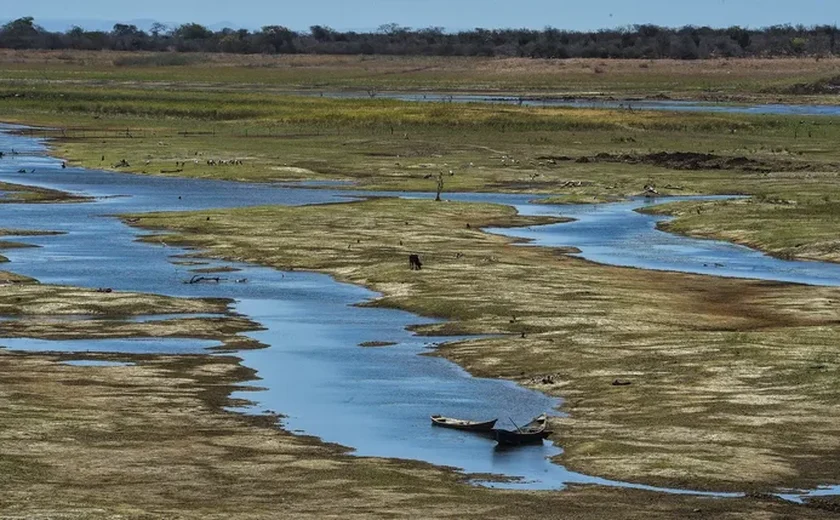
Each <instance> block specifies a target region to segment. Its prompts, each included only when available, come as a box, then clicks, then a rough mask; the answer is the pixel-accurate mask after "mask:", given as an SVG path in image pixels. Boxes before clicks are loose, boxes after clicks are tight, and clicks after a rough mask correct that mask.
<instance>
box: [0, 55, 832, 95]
mask: <svg viewBox="0 0 840 520" xmlns="http://www.w3.org/2000/svg"><path fill="white" fill-rule="evenodd" d="M0 67H2V69H3V71H4V82H5V83H9V82H14V83H15V84H18V85H26V84H30V83H32V82H35V83H39V82H43V81H49V82H52V83H66V84H87V85H103V84H107V85H111V86H114V85H125V84H146V85H147V86H154V87H155V88H157V89H159V88H168V89H173V90H174V89H177V88H182V87H196V88H201V89H224V90H248V91H250V90H253V89H254V88H260V89H266V90H280V91H282V90H286V91H289V90H310V91H315V92H318V91H333V90H357V91H358V90H361V91H367V90H368V89H375V90H429V91H443V92H453V91H457V92H494V93H508V94H515V95H519V94H532V95H533V94H536V95H569V96H611V95H612V96H634V97H651V96H661V95H667V96H669V97H673V98H679V99H741V100H746V99H766V100H778V99H780V98H782V97H786V98H789V99H801V100H803V101H806V100H808V99H825V100H829V102H832V101H831V100H832V97H831V96H822V97H820V96H816V97H811V98H809V97H807V96H784V95H782V94H781V92H784V91H785V89H786V88H787V87H790V86H791V85H796V84H807V83H814V82H817V81H819V80H822V79H826V78H830V77H833V76H836V75H837V74H838V72H840V66H838V60H837V59H820V60H815V59H796V58H791V59H767V60H760V59H742V60H738V59H733V60H728V59H714V60H696V61H674V60H600V59H572V60H539V59H528V58H467V57H404V56H264V55H226V54H166V53H162V54H155V53H120V52H79V51H70V52H61V51H9V50H4V51H0Z"/></svg>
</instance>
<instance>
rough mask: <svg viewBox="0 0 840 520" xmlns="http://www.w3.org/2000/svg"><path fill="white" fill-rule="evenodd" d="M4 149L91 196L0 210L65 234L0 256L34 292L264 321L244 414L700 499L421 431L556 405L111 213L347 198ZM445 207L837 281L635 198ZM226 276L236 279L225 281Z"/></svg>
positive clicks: (337, 290) (367, 448)
mask: <svg viewBox="0 0 840 520" xmlns="http://www.w3.org/2000/svg"><path fill="white" fill-rule="evenodd" d="M11 148H14V149H15V150H16V151H18V152H21V153H20V154H18V155H14V156H7V157H6V158H5V159H3V160H0V180H3V181H8V182H17V183H24V184H31V185H38V186H43V187H49V188H56V189H62V190H66V191H70V192H73V193H78V194H84V195H89V196H93V197H97V199H96V200H95V201H92V202H87V203H74V204H0V222H2V226H3V227H7V228H20V229H46V230H58V231H64V232H65V234H63V235H55V236H35V237H21V238H20V239H17V240H21V241H25V242H28V243H31V244H35V245H39V246H41V247H40V248H31V249H15V250H10V251H8V252H7V253H4V254H6V255H7V256H8V257H9V258H10V260H11V264H9V265H8V266H7V267H8V268H9V269H11V270H13V271H15V272H18V273H21V274H24V275H27V276H32V277H35V278H37V279H39V280H40V281H41V282H43V283H57V284H71V285H77V286H82V287H111V288H114V289H116V290H126V291H139V292H150V293H157V294H166V295H172V296H182V297H225V298H231V299H233V300H234V301H235V303H234V304H233V305H232V308H231V310H232V311H233V312H236V313H239V314H242V315H245V316H247V317H249V318H251V319H253V320H254V321H256V322H258V323H260V324H261V325H263V326H264V327H265V328H266V330H262V331H257V332H253V333H250V334H249V336H250V337H252V338H254V339H256V340H258V341H260V342H262V343H264V344H266V345H269V347H268V348H266V349H261V350H249V351H243V352H241V353H239V354H238V355H239V356H240V357H241V358H242V360H243V364H244V365H245V366H248V367H251V368H254V369H256V370H257V372H258V375H259V377H260V378H261V380H260V381H258V382H257V383H256V384H255V387H254V390H253V391H243V392H239V393H237V395H236V396H237V397H244V398H246V399H250V400H252V401H254V403H255V404H254V406H253V407H251V408H250V410H252V411H254V412H259V411H261V410H265V409H272V410H277V411H279V412H282V413H283V414H284V415H287V418H286V419H284V423H285V425H286V427H287V428H288V429H290V430H292V431H299V432H304V433H307V434H311V435H315V436H318V437H321V438H322V439H323V440H325V441H328V442H336V443H339V444H343V445H346V446H350V447H352V448H354V449H355V450H356V453H357V454H359V455H368V456H382V457H399V458H408V459H417V460H424V461H427V462H431V463H434V464H440V465H447V466H455V467H459V468H462V469H463V470H464V471H465V472H467V473H491V474H498V475H503V476H507V477H519V478H520V479H521V480H518V481H513V482H506V483H504V484H499V483H487V484H486V485H493V486H500V487H511V488H516V489H559V488H562V487H564V486H565V485H567V484H569V483H588V484H600V485H610V486H623V487H633V488H639V489H648V490H655V491H661V492H668V493H692V494H698V493H696V492H695V491H692V490H678V489H661V488H655V487H650V486H642V485H638V484H634V483H629V482H614V481H608V480H604V479H600V478H598V477H593V476H587V475H582V474H578V473H574V472H570V471H567V470H566V469H565V468H563V467H562V466H560V465H557V464H553V463H551V462H550V461H549V460H548V459H549V457H554V456H556V455H559V454H560V453H561V450H560V449H559V448H558V447H555V446H553V445H548V444H546V445H540V446H533V447H527V448H523V449H520V450H513V451H496V450H494V449H493V447H494V442H493V441H491V440H488V439H484V438H482V437H476V436H471V435H464V434H462V433H459V432H455V431H451V430H446V429H440V428H432V427H431V426H430V425H429V419H428V417H429V415H432V414H438V413H440V414H444V415H454V416H463V417H470V418H474V419H489V418H493V417H499V418H500V419H501V420H502V422H500V425H502V426H504V425H503V422H504V421H506V420H507V418H509V417H510V418H512V419H513V420H514V421H515V422H516V423H519V424H521V423H524V422H527V421H528V420H529V419H530V418H531V417H533V416H536V415H538V414H540V413H543V412H552V411H554V410H556V409H557V407H558V406H559V404H560V402H559V401H558V400H556V399H553V398H550V397H547V396H545V395H544V394H541V393H539V392H534V391H530V390H527V389H524V388H521V387H519V386H517V385H515V384H513V383H510V382H507V381H501V380H488V379H479V378H473V377H471V376H470V375H469V374H467V373H466V372H465V371H464V370H462V369H461V368H460V367H458V366H457V365H455V364H453V363H450V362H448V361H446V360H444V359H441V358H437V357H429V356H420V355H418V354H422V353H425V352H428V351H429V349H431V348H434V347H435V346H436V344H438V343H439V342H442V341H446V340H450V339H452V338H432V337H418V336H415V335H413V334H412V333H410V332H408V331H407V330H406V327H407V326H409V325H413V324H421V323H431V321H432V320H429V319H425V318H421V317H418V316H415V315H412V314H409V313H406V312H402V311H397V310H389V309H377V308H368V307H358V306H355V304H357V303H359V302H363V301H367V300H369V299H371V298H375V297H377V296H378V295H377V294H376V293H373V292H371V291H368V290H366V289H364V288H360V287H356V286H352V285H348V284H342V283H337V282H336V281H334V280H333V279H332V278H330V277H328V276H325V275H321V274H313V273H304V272H297V271H295V272H280V271H276V270H273V269H269V268H265V267H259V266H253V265H248V264H240V263H232V262H221V261H215V260H209V261H208V264H207V265H208V266H210V267H219V266H231V267H235V268H237V269H240V271H239V272H236V273H230V274H229V275H226V274H224V273H222V274H221V276H223V277H224V278H227V277H228V276H229V277H230V278H229V279H225V280H223V281H222V283H220V284H193V285H190V284H184V283H183V281H184V280H186V279H188V278H189V277H190V276H192V274H193V273H192V272H191V271H190V269H191V266H178V265H174V264H173V263H172V262H171V260H172V256H174V255H183V254H185V253H188V251H186V250H184V249H182V248H177V247H171V246H168V245H165V244H163V243H160V244H147V243H142V242H138V241H137V238H138V237H139V236H141V235H143V234H144V233H143V232H140V231H137V230H135V229H133V228H130V227H128V226H126V225H124V224H122V223H121V222H120V221H119V220H117V219H115V218H113V217H112V216H111V215H114V214H122V213H136V212H143V211H170V210H184V211H186V210H195V209H205V208H229V207H239V206H251V205H260V204H283V205H300V204H323V203H332V202H337V201H342V200H347V197H349V196H354V194H348V193H347V192H341V191H336V190H328V189H291V188H288V187H281V186H272V185H263V184H247V183H232V182H224V181H207V180H196V179H174V178H161V177H147V176H137V175H130V174H119V173H109V172H102V171H94V170H83V169H77V168H67V169H61V168H60V163H59V162H58V161H56V160H54V159H50V158H48V157H45V156H44V155H43V153H44V143H43V142H41V141H38V140H34V139H31V138H24V137H20V136H13V135H9V134H5V133H0V150H6V151H8V150H10V149H11ZM30 154H36V155H30ZM21 167H24V168H26V169H27V171H31V170H32V169H34V170H35V173H26V174H19V173H17V171H18V169H19V168H21ZM401 195H403V196H406V197H429V196H430V195H428V194H401ZM451 198H453V199H457V200H463V201H479V202H496V203H503V204H510V205H514V206H516V207H517V208H519V209H520V211H522V212H523V213H526V214H535V215H537V214H550V215H560V214H562V215H571V216H575V217H576V218H578V219H579V220H578V221H577V222H575V223H573V224H563V225H557V226H542V227H534V228H528V229H522V230H516V231H510V230H495V231H496V232H502V233H506V234H515V235H528V237H529V238H533V239H535V240H536V241H537V242H539V243H545V244H562V245H564V246H569V245H572V246H577V247H580V248H581V250H582V251H583V252H582V253H581V256H583V257H585V258H590V259H593V260H596V261H604V262H609V263H619V264H620V265H636V266H638V267H652V268H662V269H675V270H689V271H691V272H698V271H697V270H700V269H710V268H706V267H704V266H703V264H705V263H713V262H718V261H720V260H721V259H723V260H725V264H724V265H729V266H731V267H729V268H728V269H731V270H732V272H731V273H730V274H731V275H737V274H738V273H740V271H738V270H737V269H738V267H737V266H738V265H739V264H738V262H740V261H743V262H745V263H752V264H756V259H755V257H756V255H758V257H761V258H765V259H767V262H766V263H764V262H763V261H762V262H759V265H760V267H759V268H756V269H753V270H752V271H750V272H749V276H750V277H756V278H764V279H771V280H772V279H779V276H780V273H782V272H784V273H785V274H784V276H787V277H788V278H791V277H796V280H795V281H800V282H803V283H818V284H825V285H837V280H838V277H837V275H836V273H837V271H836V270H837V268H838V266H836V265H834V264H826V263H796V262H784V261H781V260H775V259H770V258H769V257H764V256H763V255H760V254H759V253H756V252H754V251H751V250H749V249H746V248H740V247H738V246H731V245H728V244H723V243H718V242H712V241H701V240H694V239H690V238H685V237H677V236H673V235H669V234H666V233H662V232H660V231H657V230H656V229H655V223H656V221H657V220H658V219H659V218H658V217H651V216H647V215H640V214H638V213H636V212H634V211H633V210H634V209H635V208H637V207H638V206H639V205H641V204H643V202H642V201H632V202H628V203H619V204H613V205H604V206H599V207H594V206H546V205H539V204H531V203H530V202H529V197H528V196H526V195H496V194H494V195H488V194H457V195H452V196H451ZM567 230H568V231H567ZM564 233H565V234H564ZM721 248H723V250H724V252H723V253H722V252H721ZM675 251H680V252H681V253H680V254H675ZM798 264H808V265H807V267H809V268H811V269H812V270H811V271H807V272H806V271H801V269H802V268H804V267H806V266H799V265H798ZM717 269H722V268H715V271H714V272H713V273H712V274H723V272H722V271H717ZM791 273H793V274H791ZM233 278H237V279H239V278H247V280H248V281H247V283H234V282H233V281H232V279H233ZM172 317H173V318H177V317H181V316H180V315H174V316H172ZM141 319H142V318H141ZM149 319H152V320H159V319H165V316H164V317H158V316H155V317H150V318H149ZM369 341H387V342H394V343H396V345H395V346H392V347H389V348H382V349H364V348H360V347H358V345H359V344H360V343H363V342H369ZM0 345H5V346H6V347H9V348H12V349H16V350H31V351H58V352H117V353H124V354H130V353H150V354H168V353H172V354H175V353H181V354H183V353H187V354H189V353H206V352H207V351H206V348H208V347H212V346H216V343H215V342H212V341H205V340H193V339H102V340H73V341H46V340H34V339H25V338H24V339H9V338H7V339H0ZM257 387H259V390H257ZM814 492H817V491H814ZM793 495H796V494H795V493H793ZM715 496H733V495H725V494H718V495H715ZM786 496H787V495H786ZM796 496H799V495H796Z"/></svg>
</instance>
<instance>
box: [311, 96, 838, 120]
mask: <svg viewBox="0 0 840 520" xmlns="http://www.w3.org/2000/svg"><path fill="white" fill-rule="evenodd" d="M301 93H303V94H306V95H310V96H314V95H320V96H323V97H330V98H338V99H364V98H369V97H370V95H369V94H368V93H367V92H354V91H344V92H323V93H315V92H311V91H306V92H301ZM375 97H376V98H377V99H394V100H398V101H414V102H424V103H482V104H497V105H520V106H526V107H569V108H598V109H618V110H630V109H632V110H664V111H671V112H713V113H723V114H753V115H778V116H791V115H793V116H834V117H837V116H840V105H805V104H803V105H791V104H783V103H715V102H704V101H680V100H673V99H663V100H659V99H609V98H574V97H542V98H540V97H527V96H525V97H518V96H499V95H493V94H447V93H440V92H377V93H376V94H375Z"/></svg>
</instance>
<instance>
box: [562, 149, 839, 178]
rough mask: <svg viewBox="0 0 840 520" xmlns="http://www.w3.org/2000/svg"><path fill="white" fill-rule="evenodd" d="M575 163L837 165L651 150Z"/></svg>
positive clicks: (763, 167)
mask: <svg viewBox="0 0 840 520" xmlns="http://www.w3.org/2000/svg"><path fill="white" fill-rule="evenodd" d="M577 162H579V163H593V162H600V163H624V164H644V165H650V166H658V167H661V168H669V169H672V170H740V171H745V172H759V173H769V172H773V171H790V172H798V171H814V170H826V169H836V168H837V165H828V164H821V165H814V164H810V163H805V162H798V161H786V160H772V161H768V160H763V159H751V158H748V157H744V156H736V157H727V156H723V155H716V154H711V153H696V152H655V153H649V154H641V155H640V154H610V153H599V154H596V155H594V156H583V157H580V158H578V159H577Z"/></svg>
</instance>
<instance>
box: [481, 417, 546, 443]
mask: <svg viewBox="0 0 840 520" xmlns="http://www.w3.org/2000/svg"><path fill="white" fill-rule="evenodd" d="M547 423H548V417H546V415H545V414H542V415H540V416H538V417H535V418H534V420H532V421H531V422H529V423H528V424H526V425H525V426H522V427H521V428H518V429H516V430H503V429H499V428H496V429H494V430H493V435H494V436H495V438H496V442H498V443H499V444H500V445H503V446H521V445H523V444H539V443H541V442H542V441H543V439H545V438H546V437H548V436H549V435H551V432H550V431H549V430H546V424H547Z"/></svg>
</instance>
